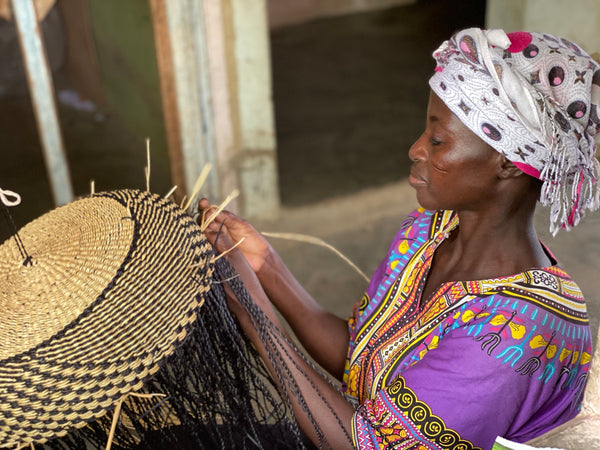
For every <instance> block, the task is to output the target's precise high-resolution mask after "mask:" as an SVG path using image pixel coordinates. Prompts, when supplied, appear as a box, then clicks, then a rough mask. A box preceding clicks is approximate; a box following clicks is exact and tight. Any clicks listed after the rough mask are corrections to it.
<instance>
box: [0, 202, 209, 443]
mask: <svg viewBox="0 0 600 450" xmlns="http://www.w3.org/2000/svg"><path fill="white" fill-rule="evenodd" d="M19 236H20V239H21V240H22V242H23V245H24V247H25V250H26V251H27V254H28V255H29V256H30V257H31V263H30V264H24V261H23V256H22V254H21V252H20V251H19V248H18V246H17V243H16V241H15V239H9V240H7V241H6V242H4V244H2V245H1V246H0V447H12V448H14V447H19V446H23V445H29V444H30V443H43V442H45V441H47V440H48V439H51V438H54V437H59V436H63V435H65V434H66V433H67V432H68V430H69V429H72V428H79V427H82V426H84V425H85V424H86V423H87V422H90V421H93V420H95V419H97V418H99V417H101V416H103V415H104V414H106V412H107V411H109V410H111V409H112V408H113V407H114V406H115V404H116V403H117V402H118V401H119V400H120V399H121V398H122V397H124V396H126V395H127V394H130V393H133V392H135V391H137V390H139V389H140V388H141V387H142V385H143V383H144V380H145V379H146V378H147V377H149V376H150V375H152V374H154V373H155V372H156V371H157V370H158V364H159V363H160V362H161V360H163V359H164V358H166V357H167V356H169V355H170V354H171V353H172V352H173V351H174V348H175V346H176V345H177V344H178V343H179V342H180V341H181V340H182V339H183V338H184V337H185V336H186V330H187V327H189V326H190V324H192V323H193V322H194V320H195V319H196V314H195V312H196V311H197V309H198V307H199V306H200V305H201V304H202V302H203V295H204V294H205V293H206V292H207V291H208V289H209V283H210V279H211V274H212V264H211V262H210V261H211V260H210V257H211V255H212V248H211V247H210V245H209V243H208V242H207V241H206V239H205V238H204V236H203V234H202V233H201V231H200V228H199V226H198V225H197V224H196V223H195V222H194V221H193V220H192V218H191V217H190V216H189V215H187V214H186V213H185V212H184V211H183V210H182V209H180V208H179V207H178V206H177V205H175V204H174V203H172V202H171V201H168V200H166V199H164V198H162V197H159V196H156V195H154V194H151V193H149V192H141V191H134V190H124V191H115V192H109V193H103V194H97V195H94V196H92V197H90V198H86V199H83V200H78V201H75V202H73V203H71V204H69V205H66V206H63V207H60V208H57V209H55V210H53V211H51V212H49V213H47V214H45V215H43V216H42V217H40V218H38V219H36V220H34V221H33V222H31V223H29V224H28V225H26V226H25V227H24V228H22V229H21V230H20V231H19Z"/></svg>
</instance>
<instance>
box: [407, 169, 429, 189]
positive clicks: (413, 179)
mask: <svg viewBox="0 0 600 450" xmlns="http://www.w3.org/2000/svg"><path fill="white" fill-rule="evenodd" d="M408 184H410V185H411V186H412V187H419V186H425V185H426V184H427V183H426V182H425V180H424V179H423V178H421V177H420V176H418V175H415V174H414V173H413V172H412V171H411V172H410V175H409V177H408Z"/></svg>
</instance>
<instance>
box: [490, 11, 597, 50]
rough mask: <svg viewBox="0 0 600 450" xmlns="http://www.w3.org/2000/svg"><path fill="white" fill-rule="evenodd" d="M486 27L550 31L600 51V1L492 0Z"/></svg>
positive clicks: (586, 47) (584, 47)
mask: <svg viewBox="0 0 600 450" xmlns="http://www.w3.org/2000/svg"><path fill="white" fill-rule="evenodd" d="M486 27H487V28H503V29H504V30H506V31H538V32H546V33H550V34H554V35H557V36H560V37H564V38H566V39H569V40H571V41H573V42H575V43H577V44H579V45H580V46H581V47H582V48H583V49H584V50H586V51H587V52H588V53H590V54H591V53H596V52H600V1H598V0H488V2H487V12H486Z"/></svg>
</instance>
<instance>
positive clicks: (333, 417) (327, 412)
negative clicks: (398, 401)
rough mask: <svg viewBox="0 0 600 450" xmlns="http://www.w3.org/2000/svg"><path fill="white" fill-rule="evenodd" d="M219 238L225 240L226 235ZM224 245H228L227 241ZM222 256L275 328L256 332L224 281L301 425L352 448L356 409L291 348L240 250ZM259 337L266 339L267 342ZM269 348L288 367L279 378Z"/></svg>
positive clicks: (321, 441)
mask: <svg viewBox="0 0 600 450" xmlns="http://www.w3.org/2000/svg"><path fill="white" fill-rule="evenodd" d="M223 238H224V239H223V240H224V241H225V240H226V239H227V238H226V237H223ZM226 245H227V246H229V243H226ZM225 257H226V258H227V259H228V260H229V262H230V263H231V264H232V265H233V267H234V268H235V269H236V271H237V273H238V274H239V276H240V279H241V281H242V282H243V284H244V287H245V289H246V290H247V291H248V293H249V294H250V297H251V298H252V300H253V301H254V303H256V305H257V306H258V307H259V308H260V309H261V310H262V312H263V313H264V314H265V315H266V317H267V318H268V319H269V321H270V322H271V323H272V324H274V325H275V327H276V330H273V329H271V328H269V330H266V332H267V333H268V332H270V333H271V334H270V335H269V337H270V338H271V339H265V335H264V334H263V335H261V334H260V333H259V332H258V331H257V329H256V324H255V323H253V319H252V318H251V316H250V315H249V314H248V313H247V312H246V310H245V309H244V307H243V306H242V304H241V303H240V301H239V300H238V298H237V297H236V296H235V294H234V292H233V290H232V289H231V288H229V287H228V286H226V292H227V296H228V303H229V308H230V310H231V311H232V313H233V314H234V315H235V316H236V317H237V319H238V322H239V323H240V326H241V327H242V329H243V331H244V333H245V334H246V336H247V337H248V338H249V339H250V341H251V342H252V343H253V345H254V346H255V348H256V349H257V351H258V352H259V354H260V355H261V357H262V359H263V361H264V362H265V364H266V366H267V368H268V370H269V372H270V373H271V376H272V378H273V380H274V381H275V382H276V383H277V385H278V388H279V390H280V391H282V393H284V395H285V396H287V397H288V398H289V400H290V403H291V406H292V409H293V412H294V416H295V417H296V421H297V422H298V424H299V426H300V427H301V428H302V430H303V431H304V432H305V434H306V435H307V436H308V437H309V438H310V439H311V441H312V442H313V443H314V444H315V445H318V446H319V447H320V446H321V445H323V446H324V447H325V448H335V449H344V448H353V445H352V438H351V423H352V418H353V415H354V412H355V411H354V408H353V407H352V406H351V405H350V404H349V403H348V402H347V401H346V400H345V399H344V397H343V396H342V394H340V393H339V392H338V391H337V390H336V389H335V388H334V387H332V386H331V384H329V382H328V381H327V380H326V379H325V378H323V377H322V376H321V375H320V374H319V373H317V372H316V371H315V370H314V369H313V368H312V367H311V366H310V365H309V364H307V363H306V362H305V361H304V359H303V358H302V357H301V356H300V355H298V353H297V352H296V351H295V350H294V348H293V347H292V345H291V344H290V343H289V342H291V341H290V338H289V336H287V334H286V332H285V330H284V328H283V327H282V326H281V324H280V323H279V320H278V317H277V314H276V313H275V309H274V308H273V306H272V304H271V303H270V302H269V299H268V298H267V296H266V294H265V292H264V290H263V289H262V287H261V284H260V282H259V280H258V278H257V277H256V275H255V273H254V272H253V271H252V269H251V268H250V267H249V265H248V264H247V262H246V260H245V259H244V256H243V255H242V253H241V252H239V251H237V250H233V251H231V252H229V253H227V254H226V256H225ZM263 333H265V330H263ZM263 340H266V341H267V344H265V342H263ZM267 347H268V348H269V350H268V349H267ZM269 351H270V352H271V354H273V352H275V353H276V354H277V355H278V356H280V357H281V358H282V359H283V363H284V364H285V366H286V367H287V371H285V372H280V375H282V376H281V377H279V376H278V374H277V370H276V368H275V366H274V365H273V360H274V358H272V357H270V354H269ZM294 382H295V383H294ZM294 384H295V385H294ZM307 410H308V411H310V415H309V414H307ZM315 425H316V426H315Z"/></svg>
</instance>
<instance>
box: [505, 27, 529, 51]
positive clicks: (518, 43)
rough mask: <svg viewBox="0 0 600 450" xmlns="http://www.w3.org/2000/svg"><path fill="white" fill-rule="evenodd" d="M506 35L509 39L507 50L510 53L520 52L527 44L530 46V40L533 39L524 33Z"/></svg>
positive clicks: (516, 32)
mask: <svg viewBox="0 0 600 450" xmlns="http://www.w3.org/2000/svg"><path fill="white" fill-rule="evenodd" d="M506 35H507V36H508V38H509V39H510V47H508V49H507V50H508V51H509V52H510V53H519V52H522V51H523V50H525V49H526V48H527V46H528V45H529V44H531V40H532V39H533V37H532V36H531V34H529V33H527V32H526V31H515V32H514V33H507V34H506Z"/></svg>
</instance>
